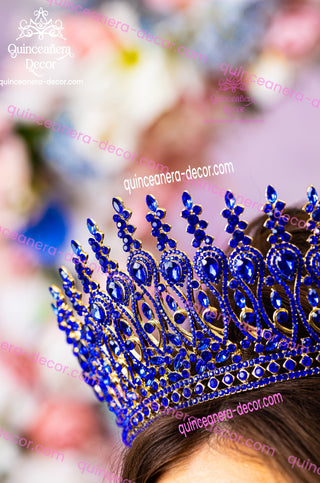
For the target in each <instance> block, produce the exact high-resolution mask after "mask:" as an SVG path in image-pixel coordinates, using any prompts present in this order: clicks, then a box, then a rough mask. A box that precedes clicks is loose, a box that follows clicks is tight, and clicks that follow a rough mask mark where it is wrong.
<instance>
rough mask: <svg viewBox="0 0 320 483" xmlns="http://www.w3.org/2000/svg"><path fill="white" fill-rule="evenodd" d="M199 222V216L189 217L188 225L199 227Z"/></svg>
mask: <svg viewBox="0 0 320 483" xmlns="http://www.w3.org/2000/svg"><path fill="white" fill-rule="evenodd" d="M198 222H199V218H198V217H197V215H190V216H188V223H189V224H190V225H197V224H198Z"/></svg>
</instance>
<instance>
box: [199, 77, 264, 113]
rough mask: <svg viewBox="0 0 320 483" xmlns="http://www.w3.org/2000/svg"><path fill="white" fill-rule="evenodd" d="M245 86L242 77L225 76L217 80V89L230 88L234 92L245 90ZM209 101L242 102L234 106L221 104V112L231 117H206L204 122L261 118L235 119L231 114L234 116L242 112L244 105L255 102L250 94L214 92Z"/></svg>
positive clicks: (214, 103) (215, 103) (247, 105)
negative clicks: (234, 94)
mask: <svg viewBox="0 0 320 483" xmlns="http://www.w3.org/2000/svg"><path fill="white" fill-rule="evenodd" d="M246 88H247V83H246V82H244V81H243V80H242V79H239V78H238V77H234V76H230V77H227V78H223V79H220V80H219V89H218V91H228V90H231V92H232V93H235V92H236V91H237V90H240V91H245V90H246ZM210 101H211V102H212V104H213V105H214V106H216V105H217V104H218V103H219V102H233V103H243V104H242V105H241V104H239V105H235V106H230V105H224V106H223V112H225V113H226V114H227V115H228V116H230V117H231V118H232V119H228V118H227V119H207V120H206V122H233V121H239V122H262V121H263V120H262V119H251V118H247V119H237V118H234V117H232V116H234V115H235V114H236V113H238V112H244V110H245V108H246V107H249V106H251V104H255V100H254V97H252V96H245V95H242V94H241V95H236V96H222V95H221V96H219V95H217V91H216V94H213V95H212V96H210Z"/></svg>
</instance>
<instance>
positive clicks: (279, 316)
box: [276, 309, 288, 324]
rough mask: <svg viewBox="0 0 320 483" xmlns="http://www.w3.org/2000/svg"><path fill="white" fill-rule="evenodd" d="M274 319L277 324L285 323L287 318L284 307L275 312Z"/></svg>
mask: <svg viewBox="0 0 320 483" xmlns="http://www.w3.org/2000/svg"><path fill="white" fill-rule="evenodd" d="M276 319H277V322H279V324H285V323H286V322H287V320H288V312H287V311H286V310H285V309H282V310H281V312H278V313H277V315H276Z"/></svg>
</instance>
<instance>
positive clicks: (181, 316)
mask: <svg viewBox="0 0 320 483" xmlns="http://www.w3.org/2000/svg"><path fill="white" fill-rule="evenodd" d="M173 320H174V321H175V323H176V324H183V322H184V321H185V320H186V315H185V313H184V312H183V311H180V312H176V313H175V314H174V315H173Z"/></svg>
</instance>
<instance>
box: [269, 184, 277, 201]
mask: <svg viewBox="0 0 320 483" xmlns="http://www.w3.org/2000/svg"><path fill="white" fill-rule="evenodd" d="M277 197H278V195H277V192H276V190H275V189H274V188H273V187H272V186H270V185H269V186H268V187H267V200H268V201H269V202H270V203H274V202H275V201H276V199H277Z"/></svg>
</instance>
